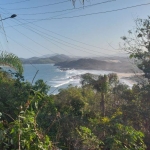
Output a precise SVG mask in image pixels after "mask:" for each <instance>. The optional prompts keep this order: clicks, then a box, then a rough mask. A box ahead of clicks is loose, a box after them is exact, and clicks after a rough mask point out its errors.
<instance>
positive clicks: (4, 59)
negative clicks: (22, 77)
mask: <svg viewBox="0 0 150 150" xmlns="http://www.w3.org/2000/svg"><path fill="white" fill-rule="evenodd" d="M0 65H4V66H9V67H11V68H13V69H15V70H16V71H17V72H18V73H19V74H22V73H23V66H22V63H21V61H20V59H19V58H18V57H17V56H16V55H14V54H12V53H7V52H1V54H0Z"/></svg>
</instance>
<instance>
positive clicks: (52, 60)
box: [20, 54, 74, 64]
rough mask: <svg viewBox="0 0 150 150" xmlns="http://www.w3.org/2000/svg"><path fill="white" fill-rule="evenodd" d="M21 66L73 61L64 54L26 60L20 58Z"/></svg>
mask: <svg viewBox="0 0 150 150" xmlns="http://www.w3.org/2000/svg"><path fill="white" fill-rule="evenodd" d="M20 59H21V61H22V63H23V64H52V63H58V62H64V61H71V60H74V59H73V58H70V57H69V56H66V55H64V54H59V55H52V56H51V57H44V56H43V57H31V58H28V59H25V58H20Z"/></svg>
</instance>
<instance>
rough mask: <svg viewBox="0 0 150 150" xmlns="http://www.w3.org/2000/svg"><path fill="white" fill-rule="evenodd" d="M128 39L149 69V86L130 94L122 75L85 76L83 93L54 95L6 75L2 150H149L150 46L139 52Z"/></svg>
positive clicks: (1, 95) (1, 96)
mask: <svg viewBox="0 0 150 150" xmlns="http://www.w3.org/2000/svg"><path fill="white" fill-rule="evenodd" d="M144 22H146V26H145V23H144ZM142 23H143V24H142V26H143V29H142V28H137V31H139V32H140V33H138V32H136V33H138V34H137V37H135V39H141V42H142V41H143V40H146V35H145V34H146V33H147V34H148V33H149V26H148V25H150V24H149V19H147V20H144V21H142ZM147 26H148V27H147ZM144 27H145V28H144ZM141 29H142V31H141ZM146 29H147V30H146ZM141 32H142V33H143V34H142V33H141ZM130 34H131V32H130ZM139 34H142V35H139ZM142 37H143V39H142ZM123 39H124V40H125V45H126V44H128V46H126V47H125V49H126V50H130V54H131V57H134V58H135V59H136V60H137V63H138V67H139V68H140V69H141V65H142V66H143V67H142V70H143V72H144V77H146V78H148V82H147V83H145V84H137V85H134V86H133V87H132V88H129V87H128V86H127V85H124V84H121V83H119V81H118V78H117V75H116V74H108V75H100V76H94V75H91V74H85V75H83V76H82V81H81V84H82V86H81V87H73V86H69V87H68V88H66V89H62V90H60V92H59V93H58V94H57V95H48V94H47V92H48V89H49V86H47V85H46V84H45V83H44V82H43V81H42V80H38V81H36V82H35V84H34V85H32V84H31V83H28V82H25V81H24V79H23V77H22V76H21V75H20V74H19V73H13V74H12V73H7V72H4V71H1V72H0V149H2V150H16V149H18V150H37V149H38V150H40V149H41V150H56V149H62V150H146V149H147V150H149V149H150V142H149V141H150V124H149V122H150V109H149V108H150V100H149V99H150V83H149V79H150V78H149V69H150V68H149V57H148V56H149V55H148V54H149V48H148V45H150V41H149V40H147V43H145V48H147V49H142V48H141V49H140V48H139V49H136V48H137V47H138V46H137V47H134V46H136V44H133V45H132V44H131V42H130V37H129V38H127V37H123ZM137 43H138V44H139V42H137ZM143 44H144V43H142V46H143ZM131 46H132V49H131Z"/></svg>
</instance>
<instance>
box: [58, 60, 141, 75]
mask: <svg viewBox="0 0 150 150" xmlns="http://www.w3.org/2000/svg"><path fill="white" fill-rule="evenodd" d="M55 66H58V67H60V68H62V69H64V68H68V69H83V70H106V71H114V72H124V73H125V72H126V73H129V72H133V71H136V72H137V71H138V72H141V71H140V70H139V69H138V68H137V67H135V66H134V68H133V65H132V64H131V63H130V62H129V61H128V60H127V59H123V60H122V61H121V59H120V60H111V59H109V60H105V61H104V60H96V59H90V58H87V59H86V58H85V59H78V60H73V61H65V62H60V63H56V64H55Z"/></svg>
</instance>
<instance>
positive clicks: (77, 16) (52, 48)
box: [0, 0, 150, 58]
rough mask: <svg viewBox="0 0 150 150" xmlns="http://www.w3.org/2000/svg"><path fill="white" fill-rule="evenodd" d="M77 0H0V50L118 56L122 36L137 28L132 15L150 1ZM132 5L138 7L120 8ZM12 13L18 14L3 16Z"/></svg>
mask: <svg viewBox="0 0 150 150" xmlns="http://www.w3.org/2000/svg"><path fill="white" fill-rule="evenodd" d="M81 1H82V0H76V3H75V6H74V5H73V4H72V2H71V1H70V0H3V1H0V14H1V19H2V20H1V22H0V50H1V51H7V52H11V53H14V54H16V55H17V56H18V57H21V58H29V57H41V56H43V55H51V54H65V55H71V56H82V57H83V56H84V57H92V56H103V57H110V56H122V55H125V52H124V51H123V50H121V47H120V46H119V45H120V43H122V40H121V38H120V37H122V36H124V35H127V32H128V30H130V29H134V28H135V19H136V18H142V19H146V18H147V16H148V15H149V14H150V0H85V2H84V5H83V4H82V2H81ZM141 4H142V6H139V5H141ZM143 4H145V5H143ZM131 6H136V7H132V8H130V9H123V10H120V9H122V8H127V7H131ZM118 9H119V10H118ZM114 10H118V11H114ZM12 14H16V15H17V17H15V18H8V19H5V18H7V17H10V16H11V15H12Z"/></svg>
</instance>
